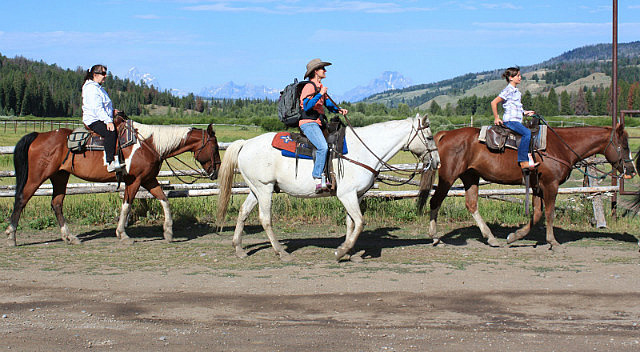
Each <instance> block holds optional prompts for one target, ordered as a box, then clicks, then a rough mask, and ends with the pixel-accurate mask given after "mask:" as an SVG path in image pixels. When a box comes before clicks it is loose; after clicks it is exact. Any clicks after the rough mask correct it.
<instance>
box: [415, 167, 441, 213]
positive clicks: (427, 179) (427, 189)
mask: <svg viewBox="0 0 640 352" xmlns="http://www.w3.org/2000/svg"><path fill="white" fill-rule="evenodd" d="M436 171H437V170H432V169H428V170H425V171H424V172H423V173H422V177H421V178H420V190H419V191H418V213H419V214H422V209H423V208H424V205H425V204H427V200H428V199H429V195H430V193H431V188H433V181H434V179H435V176H436Z"/></svg>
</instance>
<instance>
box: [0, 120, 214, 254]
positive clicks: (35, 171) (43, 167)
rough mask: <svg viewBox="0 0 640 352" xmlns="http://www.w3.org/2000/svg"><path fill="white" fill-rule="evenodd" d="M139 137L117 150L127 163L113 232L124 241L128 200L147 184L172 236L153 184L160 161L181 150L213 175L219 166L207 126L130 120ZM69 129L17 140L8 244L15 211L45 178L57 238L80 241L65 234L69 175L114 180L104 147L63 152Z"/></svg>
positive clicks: (14, 226) (13, 235) (15, 221)
mask: <svg viewBox="0 0 640 352" xmlns="http://www.w3.org/2000/svg"><path fill="white" fill-rule="evenodd" d="M133 127H134V129H135V131H136V135H137V137H138V140H137V142H136V143H135V144H133V145H131V146H128V147H126V148H123V149H122V152H123V155H124V162H125V163H126V168H125V172H124V175H123V176H122V182H123V183H124V184H125V190H124V201H123V204H122V209H121V212H120V219H119V221H118V226H117V228H116V236H117V238H119V239H120V240H121V241H123V242H127V243H132V242H133V241H132V240H131V238H130V237H129V236H127V234H126V232H125V226H126V225H127V220H128V216H129V212H130V210H131V203H132V202H133V200H134V199H135V195H136V193H137V192H138V189H139V188H140V186H142V187H144V188H146V189H147V190H148V191H149V192H150V193H151V194H152V195H153V196H154V197H155V198H157V199H158V200H159V201H160V203H161V204H162V208H163V210H164V216H165V220H164V224H163V230H164V231H163V235H164V238H165V240H167V241H168V242H171V241H172V240H173V229H172V226H173V220H172V218H171V211H170V209H169V203H168V201H167V197H166V195H165V194H164V192H163V191H162V188H161V187H160V184H159V183H158V180H157V176H158V173H159V172H160V168H161V166H162V162H163V161H164V160H165V159H167V158H170V157H173V156H176V155H178V154H181V153H184V152H189V151H190V152H192V153H194V157H195V159H196V160H197V161H198V162H199V163H200V165H202V167H203V168H204V170H205V172H206V174H207V177H209V178H210V179H212V180H213V179H216V178H217V174H218V169H219V168H220V154H219V150H218V141H217V139H216V136H215V132H214V131H213V127H212V126H211V125H209V126H208V127H207V129H206V130H201V129H197V128H191V127H179V126H156V125H145V124H141V123H136V122H133ZM69 134H71V130H70V129H67V128H62V129H58V130H55V131H49V132H44V133H37V132H32V133H30V134H27V135H25V136H24V137H22V139H20V141H19V142H18V143H17V144H16V147H15V150H14V167H15V172H16V195H15V203H14V208H13V212H12V214H11V218H10V225H9V226H8V228H7V230H6V231H5V234H6V235H7V245H9V246H16V229H17V227H18V221H19V220H20V214H21V213H22V210H23V209H24V207H25V206H26V205H27V202H28V201H29V199H31V197H32V196H33V195H34V194H35V192H36V190H37V189H38V187H40V185H42V183H44V182H45V181H46V180H47V179H48V180H50V181H51V184H52V186H53V195H52V199H51V208H52V209H53V211H54V213H55V215H56V219H57V221H58V225H59V226H60V232H61V234H62V239H63V240H64V241H65V242H67V243H69V244H79V243H81V241H80V240H79V239H78V238H77V237H76V236H75V235H73V234H71V233H70V231H69V228H68V227H67V224H66V221H65V218H64V215H63V213H62V203H63V201H64V197H65V193H66V189H67V183H68V181H69V176H70V175H75V176H77V177H79V178H81V179H84V180H87V181H91V182H115V181H117V179H116V174H115V173H110V172H107V164H106V159H105V154H104V151H85V152H84V153H82V154H76V155H75V157H72V155H68V148H67V137H68V136H69Z"/></svg>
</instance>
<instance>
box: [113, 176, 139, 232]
mask: <svg viewBox="0 0 640 352" xmlns="http://www.w3.org/2000/svg"><path fill="white" fill-rule="evenodd" d="M139 188H140V181H138V180H135V181H134V182H133V183H130V184H127V185H126V186H125V188H124V199H123V200H122V208H121V210H120V218H119V219H118V226H117V227H116V238H118V239H119V240H120V243H122V244H129V245H131V244H133V243H134V240H133V239H132V238H131V237H129V235H127V232H126V231H125V227H126V226H127V224H128V222H129V213H130V211H131V203H133V200H134V199H135V197H136V193H138V189H139Z"/></svg>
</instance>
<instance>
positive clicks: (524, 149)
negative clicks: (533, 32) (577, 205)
mask: <svg viewBox="0 0 640 352" xmlns="http://www.w3.org/2000/svg"><path fill="white" fill-rule="evenodd" d="M502 78H504V79H506V80H507V83H509V84H507V86H506V87H505V88H504V89H503V90H502V92H500V94H499V95H498V96H497V97H496V98H495V99H493V100H492V101H491V110H492V111H493V119H494V123H495V124H496V125H502V126H505V127H507V128H508V129H510V130H512V131H513V132H515V133H517V134H519V135H521V136H522V138H521V139H520V144H519V145H518V163H520V167H521V168H523V169H527V168H528V169H533V168H535V167H536V166H538V164H539V163H535V164H534V163H533V157H532V156H531V154H529V143H530V142H531V131H529V129H528V128H527V127H525V126H524V125H523V124H522V118H523V114H524V115H527V116H531V115H533V114H535V111H533V110H524V109H523V108H522V102H521V101H520V99H521V98H522V93H520V91H519V90H518V88H516V86H517V85H518V84H520V82H521V81H522V75H520V68H518V67H509V68H508V69H506V70H505V71H504V73H503V74H502ZM501 102H504V104H503V105H502V107H503V108H504V115H502V119H503V120H504V121H503V120H501V119H500V116H499V115H498V104H499V103H501Z"/></svg>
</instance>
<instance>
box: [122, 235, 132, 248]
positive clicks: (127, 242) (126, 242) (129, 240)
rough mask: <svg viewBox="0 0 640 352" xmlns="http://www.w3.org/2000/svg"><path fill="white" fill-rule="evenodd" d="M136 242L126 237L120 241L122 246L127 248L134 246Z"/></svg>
mask: <svg viewBox="0 0 640 352" xmlns="http://www.w3.org/2000/svg"><path fill="white" fill-rule="evenodd" d="M134 242H135V241H134V240H133V238H131V237H126V238H121V239H120V244H122V245H125V246H131V245H133V243H134Z"/></svg>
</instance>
